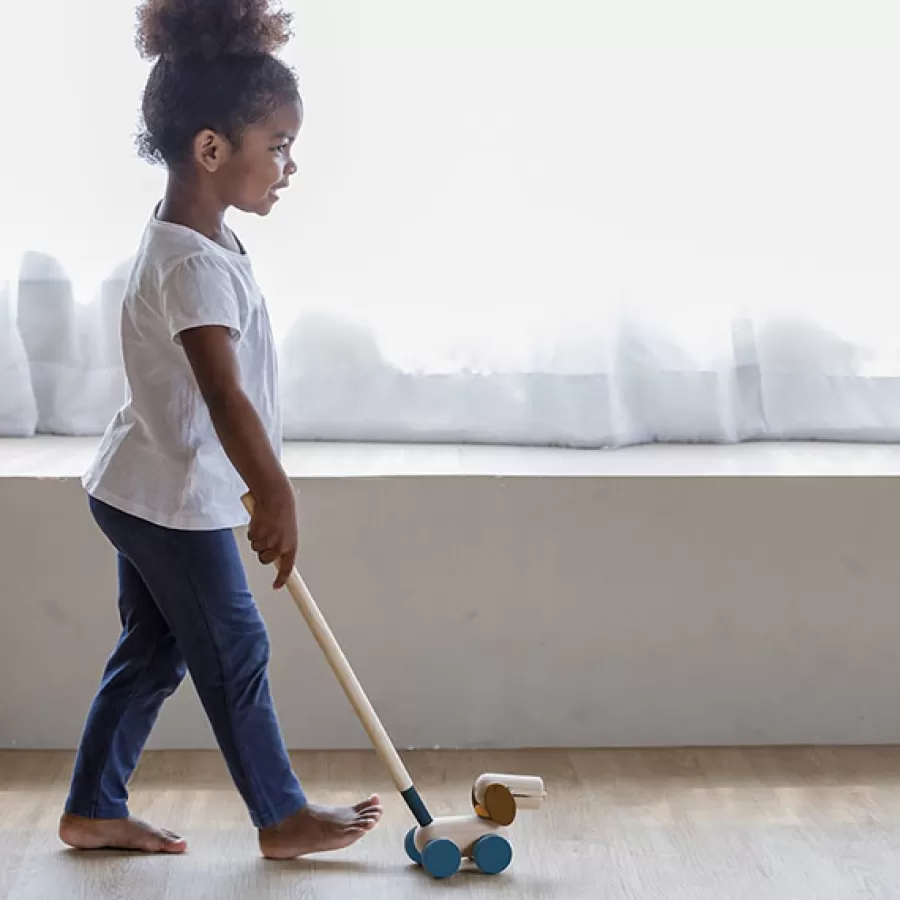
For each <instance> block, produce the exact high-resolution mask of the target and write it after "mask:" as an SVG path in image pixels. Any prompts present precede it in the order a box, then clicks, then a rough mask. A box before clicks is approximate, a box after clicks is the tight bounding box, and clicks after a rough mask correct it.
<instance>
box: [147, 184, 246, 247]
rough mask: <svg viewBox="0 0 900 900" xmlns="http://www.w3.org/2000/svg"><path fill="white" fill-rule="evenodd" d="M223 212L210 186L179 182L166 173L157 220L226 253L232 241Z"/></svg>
mask: <svg viewBox="0 0 900 900" xmlns="http://www.w3.org/2000/svg"><path fill="white" fill-rule="evenodd" d="M225 209H226V208H225V207H224V206H222V204H221V202H220V201H219V199H218V198H217V197H216V195H215V193H214V192H213V191H212V190H211V185H208V184H207V185H204V184H202V183H200V182H198V181H188V180H182V179H179V178H178V177H176V176H175V175H173V174H171V173H170V174H169V180H168V182H167V184H166V193H165V196H164V197H163V201H162V203H161V204H160V207H159V212H158V213H157V218H159V219H161V220H162V221H163V222H172V223H173V224H175V225H184V226H185V227H187V228H192V229H193V230H194V231H198V232H199V233H200V234H202V235H204V236H205V237H208V238H209V239H210V240H211V241H215V242H216V243H217V244H221V245H222V246H223V247H225V248H226V249H228V250H235V249H237V248H236V247H235V239H234V237H233V236H232V234H231V233H230V231H229V230H228V229H227V228H226V226H225Z"/></svg>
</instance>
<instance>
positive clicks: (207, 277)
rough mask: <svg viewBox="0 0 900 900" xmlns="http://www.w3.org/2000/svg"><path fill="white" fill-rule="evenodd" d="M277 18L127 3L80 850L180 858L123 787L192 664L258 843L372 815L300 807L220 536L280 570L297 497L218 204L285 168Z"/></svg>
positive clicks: (290, 103)
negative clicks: (127, 230) (158, 173)
mask: <svg viewBox="0 0 900 900" xmlns="http://www.w3.org/2000/svg"><path fill="white" fill-rule="evenodd" d="M289 25H290V21H289V17H288V16H287V15H286V14H284V13H283V12H279V11H277V10H274V9H270V6H269V0H144V3H143V4H142V6H141V7H140V10H139V27H138V38H139V46H140V49H141V51H142V52H143V54H144V55H145V56H146V57H148V58H151V59H153V58H156V63H155V65H154V67H153V70H152V72H151V74H150V77H149V80H148V82H147V85H146V88H145V92H144V99H143V116H144V123H145V129H144V133H143V135H142V138H141V149H142V152H143V154H144V155H145V156H146V157H148V158H150V159H151V160H156V161H160V162H162V163H164V164H165V166H166V167H167V170H168V184H167V187H166V192H165V197H164V199H163V200H162V202H161V203H160V204H159V205H158V206H157V207H156V209H155V210H154V211H153V215H152V216H151V220H150V222H149V223H148V225H147V228H146V231H145V233H144V236H143V240H142V241H141V244H140V248H139V250H138V253H137V258H136V261H135V264H134V269H133V272H132V275H131V278H130V281H129V285H128V289H127V292H126V296H125V300H124V308H123V315H122V328H121V331H122V347H123V356H124V363H125V371H126V375H127V378H128V384H129V397H128V400H127V403H126V405H125V406H124V407H123V408H122V409H121V410H120V412H119V413H118V414H117V415H116V417H115V419H114V420H113V422H112V423H111V425H110V426H109V428H108V430H107V432H106V435H105V436H104V439H103V441H102V443H101V445H100V449H99V452H98V454H97V457H96V460H95V461H94V463H93V465H92V466H91V468H90V470H89V471H88V473H87V474H86V475H85V478H84V485H85V488H86V490H87V492H88V494H89V498H90V501H89V502H90V507H91V510H92V513H93V515H94V518H95V520H96V521H97V524H98V525H99V527H100V529H101V530H102V531H103V533H104V534H105V535H106V537H107V538H108V539H109V541H110V542H111V543H112V545H113V546H114V547H115V549H116V551H117V559H118V579H119V614H120V619H121V623H122V632H121V636H120V637H119V640H118V643H117V645H116V647H115V650H114V652H113V654H112V656H111V657H110V659H109V661H108V663H107V666H106V670H105V672H104V675H103V679H102V682H101V686H100V689H99V691H98V693H97V695H96V697H95V698H94V701H93V704H92V706H91V709H90V713H89V715H88V718H87V723H86V725H85V729H84V734H83V737H82V741H81V745H80V747H79V749H78V754H77V757H76V761H75V768H74V772H73V776H72V784H71V789H70V793H69V796H68V799H67V801H66V807H65V812H64V814H63V816H62V819H61V821H60V828H59V834H60V837H61V839H62V840H63V841H64V842H65V843H67V844H69V845H71V846H73V847H77V848H85V849H87V848H100V847H115V848H127V849H136V850H146V851H164V852H171V853H179V852H181V851H183V850H184V849H185V846H186V845H185V842H184V841H183V840H182V838H180V837H179V836H177V835H175V834H173V833H172V832H170V831H166V830H163V829H159V828H154V827H152V826H150V825H149V824H147V823H145V822H142V821H140V820H138V819H134V818H131V817H130V816H129V814H128V806H127V798H128V793H127V789H126V785H127V783H128V781H129V778H130V777H131V775H132V773H133V771H134V769H135V766H136V765H137V762H138V758H139V756H140V754H141V751H142V749H143V746H144V743H145V741H146V739H147V737H148V735H149V733H150V730H151V728H152V727H153V724H154V721H155V720H156V717H157V715H158V713H159V709H160V707H161V705H162V703H163V701H164V700H165V698H166V697H168V696H169V695H171V694H172V693H173V692H174V690H175V689H176V688H177V687H178V685H179V684H180V683H181V681H182V679H183V678H184V675H185V672H186V671H189V672H190V673H191V678H192V680H193V682H194V685H195V687H196V689H197V693H198V694H199V697H200V700H201V702H202V704H203V707H204V709H205V711H206V714H207V716H208V717H209V720H210V723H211V725H212V728H213V731H214V733H215V737H216V740H217V742H218V744H219V747H220V748H221V750H222V753H223V755H224V757H225V760H226V762H227V765H228V769H229V771H230V773H231V776H232V777H233V779H234V782H235V785H236V787H237V789H238V791H239V792H240V794H241V796H242V797H243V799H244V801H245V803H246V805H247V808H248V810H249V814H250V818H251V820H252V822H253V824H254V825H255V826H256V827H257V829H258V830H259V843H260V848H261V850H262V853H263V854H264V855H265V856H267V857H274V858H288V857H293V856H298V855H301V854H305V853H312V852H316V851H322V850H335V849H339V848H341V847H346V846H348V845H349V844H351V843H353V842H354V841H355V840H357V839H358V838H359V837H361V836H362V835H363V834H364V833H365V832H366V831H368V830H370V829H371V828H373V827H374V826H375V825H376V823H377V822H378V820H379V819H380V817H381V805H380V801H379V798H378V797H377V795H373V796H371V797H369V798H368V799H367V800H363V801H362V802H361V803H359V804H357V805H356V806H353V807H347V808H332V807H323V806H317V805H313V804H311V803H309V802H308V801H307V798H306V797H305V795H304V793H303V790H302V788H301V786H300V784H299V782H298V780H297V778H296V777H295V775H294V773H293V772H292V770H291V764H290V760H289V758H288V754H287V752H286V750H285V747H284V743H283V740H282V737H281V734H280V731H279V727H278V722H277V719H276V715H275V710H274V707H273V704H272V699H271V696H270V693H269V683H268V677H267V666H268V656H269V644H268V638H267V634H266V629H265V626H264V624H263V621H262V619H261V617H260V615H259V612H258V611H257V608H256V606H255V604H254V602H253V598H252V597H251V595H250V592H249V590H248V587H247V582H246V578H245V573H244V570H243V567H242V564H241V560H240V556H239V553H238V549H237V545H236V542H235V538H234V535H233V531H232V529H233V528H235V527H236V526H238V525H243V524H246V522H247V516H246V513H245V511H244V509H243V506H242V504H241V496H242V494H243V493H245V492H246V491H247V490H249V491H250V492H251V493H252V495H253V497H254V499H255V501H256V507H255V511H254V514H253V516H252V519H251V520H250V527H249V531H248V535H249V538H250V541H251V544H252V547H253V550H254V551H255V552H256V553H257V554H258V555H259V558H260V560H261V561H262V562H263V563H266V564H268V563H272V562H275V561H278V576H277V578H276V580H275V586H276V587H281V586H283V584H284V582H285V580H286V578H287V575H288V573H289V572H290V570H291V567H292V566H293V563H294V558H295V554H296V548H297V526H296V519H295V509H294V495H293V491H292V489H291V485H290V482H289V481H288V478H287V477H286V475H285V473H284V471H283V469H282V467H281V464H280V462H279V450H280V442H281V433H280V432H281V422H280V416H279V407H278V387H277V381H276V379H277V372H276V359H275V347H274V344H273V339H272V333H271V330H270V325H269V319H268V315H267V312H266V306H265V302H264V300H263V298H262V296H261V295H260V291H259V288H258V287H257V285H256V283H255V281H254V277H253V272H252V269H251V267H250V261H249V259H248V258H247V255H246V253H245V251H244V248H243V247H242V246H241V244H240V242H239V241H238V239H237V237H236V236H235V235H234V234H233V233H232V232H231V231H230V230H229V229H228V227H227V226H226V225H225V222H224V216H225V212H226V210H227V209H228V208H229V207H232V206H233V207H237V208H238V209H240V210H244V211H246V212H252V213H256V214H258V215H260V216H265V215H268V214H269V212H271V210H272V208H273V206H274V205H275V203H276V202H277V201H278V196H279V192H280V191H281V190H283V189H284V188H286V187H287V186H288V182H289V179H290V177H291V176H292V175H293V174H294V173H295V172H296V171H297V167H296V165H295V163H294V161H293V159H292V158H291V148H292V145H293V143H294V140H295V139H296V137H297V132H298V130H299V128H300V124H301V118H302V106H301V101H300V97H299V94H298V89H297V84H296V81H295V79H294V76H293V74H292V72H291V71H290V70H289V69H288V68H287V67H286V66H285V65H284V64H283V63H282V62H280V61H278V60H277V59H276V58H275V57H274V56H272V55H271V54H272V53H273V52H274V51H275V50H277V49H278V48H279V47H281V46H282V45H283V44H284V43H285V42H286V41H287V39H288V36H289V35H288V28H289Z"/></svg>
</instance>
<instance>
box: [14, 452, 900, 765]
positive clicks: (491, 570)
mask: <svg viewBox="0 0 900 900" xmlns="http://www.w3.org/2000/svg"><path fill="white" fill-rule="evenodd" d="M626 452H628V451H626ZM297 488H298V491H299V495H300V499H301V504H300V506H301V514H302V536H303V561H304V569H305V572H306V575H307V579H308V581H309V582H310V585H311V587H312V589H313V591H314V592H315V593H316V595H317V596H318V598H319V601H320V603H321V605H322V607H323V609H324V611H325V613H326V615H327V616H328V617H329V619H330V621H331V623H332V625H333V627H334V629H335V631H336V633H337V634H338V636H339V638H340V639H341V640H342V642H343V643H344V646H345V649H346V651H347V653H348V655H349V657H350V659H351V661H352V663H353V664H354V665H355V666H356V667H357V669H358V673H359V675H360V677H361V679H362V681H363V683H364V685H365V686H366V687H367V689H368V690H369V692H370V694H371V697H372V699H373V701H374V703H375V704H376V707H377V708H378V710H379V711H380V713H381V714H382V716H383V718H384V720H385V724H386V725H387V727H388V729H389V731H390V732H391V733H392V735H393V736H394V738H395V740H396V741H397V743H398V744H399V745H401V746H408V745H409V746H412V745H414V746H426V747H430V746H434V745H441V746H451V747H457V746H514V745H516V746H517V745H526V746H527V745H658V744H663V745H670V744H720V743H724V744H735V743H756V742H762V743H770V742H775V743H782V742H850V743H853V742H883V741H889V742H893V741H898V740H900V715H898V714H897V684H898V674H900V662H898V659H900V657H898V653H897V645H898V636H900V603H898V601H897V590H898V589H897V585H898V583H900V553H898V551H897V547H898V534H900V514H898V512H897V510H898V509H900V482H898V481H897V480H896V479H891V478H880V477H873V478H828V477H821V478H807V479H802V478H799V479H798V478H774V477H773V478H765V477H760V478H728V477H722V478H681V477H672V478H666V477H647V478H617V477H601V476H594V477H590V476H585V477H571V478H566V477H563V478H529V477H523V478H500V477H464V476H447V477H415V478H403V477H385V478H324V477H322V478H320V477H310V478H306V479H302V480H298V481H297ZM0 509H2V510H3V513H4V517H3V518H4V524H3V526H2V541H0V572H2V573H3V582H2V584H3V587H2V595H0V603H2V607H3V613H4V619H3V628H2V630H0V685H2V687H0V692H2V693H0V697H2V702H0V746H20V747H71V746H73V745H74V743H75V742H76V741H77V738H78V734H79V729H80V726H81V722H82V720H83V716H84V714H85V712H86V710H87V706H88V703H89V701H90V697H91V694H92V691H93V689H94V686H95V684H96V681H97V678H98V677H99V674H100V671H101V668H102V665H103V662H104V658H105V655H106V653H107V652H108V650H109V649H110V647H111V645H112V642H113V640H114V639H115V636H116V625H117V623H116V618H115V594H114V590H115V587H114V580H113V569H112V556H111V553H110V551H109V549H108V547H107V546H106V545H105V543H104V540H103V539H102V538H101V536H100V535H99V534H98V532H97V531H96V530H95V528H94V527H93V525H92V523H91V521H90V519H89V517H88V513H87V510H86V507H85V504H84V500H83V497H82V494H81V491H80V488H79V487H78V485H77V482H76V481H75V480H73V479H56V480H46V479H45V480H36V479H33V478H12V477H10V478H5V479H3V478H0ZM249 562H250V568H251V572H252V574H253V582H254V584H255V587H256V588H257V590H258V597H259V602H260V604H261V607H262V610H263V613H264V615H265V618H266V620H267V621H268V623H269V626H270V629H271V633H272V640H273V647H274V650H273V653H274V661H273V672H272V674H273V680H274V689H275V694H276V701H277V705H278V707H279V709H280V712H281V715H282V720H283V725H284V729H285V732H286V736H287V740H288V742H289V744H290V745H291V746H293V747H322V746H327V747H345V746H363V745H365V739H364V736H363V733H362V731H361V729H360V727H359V726H358V724H357V723H356V720H355V718H354V717H353V715H352V713H351V711H350V709H349V706H348V704H347V703H346V701H345V699H344V697H343V695H342V694H341V693H340V690H339V688H338V687H337V686H336V684H335V682H334V680H333V678H332V676H331V673H330V670H329V669H328V668H327V667H326V665H325V663H324V662H323V661H322V659H321V657H320V655H319V652H318V649H317V648H316V646H315V644H314V643H313V642H312V640H311V639H310V638H309V636H308V634H307V633H306V631H305V626H304V624H303V621H302V619H301V617H300V615H299V613H298V612H297V611H296V609H295V608H294V607H293V605H292V604H291V603H290V600H289V598H288V597H287V596H286V595H285V596H274V595H273V594H272V593H271V592H270V591H268V590H267V589H266V584H267V577H268V573H263V572H261V571H260V570H259V568H258V567H257V566H256V565H255V563H253V562H252V561H249ZM153 744H154V746H177V747H186V746H191V747H193V746H209V745H211V740H210V732H209V729H208V727H207V725H206V723H205V721H204V719H203V717H202V714H201V712H200V708H199V705H198V704H197V702H196V700H195V698H194V695H193V689H192V688H191V686H190V685H189V684H186V685H185V686H184V687H183V688H182V689H181V691H180V692H179V693H178V695H176V697H175V698H174V699H173V700H172V701H171V702H170V704H169V706H168V707H167V708H166V709H165V711H164V713H163V715H162V717H161V719H160V722H159V724H158V727H157V730H156V732H155V735H154V739H153Z"/></svg>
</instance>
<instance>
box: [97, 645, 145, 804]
mask: <svg viewBox="0 0 900 900" xmlns="http://www.w3.org/2000/svg"><path fill="white" fill-rule="evenodd" d="M158 646H159V636H158V635H157V637H156V639H155V640H154V641H153V646H152V648H151V651H150V653H149V654H148V656H147V659H146V661H145V662H144V666H143V670H142V671H141V673H140V676H139V677H140V679H141V680H142V679H144V678H146V676H147V671H148V669H149V668H150V661H151V660H152V659H153V656H154V654H155V653H156V648H157V647H158ZM137 682H138V678H135V680H134V681H133V682H132V684H131V687H130V688H129V690H128V698H127V699H126V701H125V707H126V709H127V707H128V704H129V703H130V702H131V700H132V698H133V697H134V694H135V687H136V685H137ZM121 724H122V719H121V718H120V719H119V720H118V721H117V722H116V723H115V725H114V726H113V730H112V734H111V735H110V737H109V741H108V743H107V746H106V755H105V756H104V757H103V764H102V765H101V766H100V773H99V775H98V777H97V787H96V791H95V793H94V796H93V797H92V798H91V805H90V812H91V818H96V815H97V809H98V807H99V806H100V792H101V790H102V788H103V773H104V772H105V771H106V767H107V765H108V763H109V755H110V753H112V748H113V743H114V742H115V737H116V733H117V732H118V730H119V727H120V726H121Z"/></svg>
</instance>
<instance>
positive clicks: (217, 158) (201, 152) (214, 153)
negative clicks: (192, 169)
mask: <svg viewBox="0 0 900 900" xmlns="http://www.w3.org/2000/svg"><path fill="white" fill-rule="evenodd" d="M230 156H231V142H230V141H229V140H228V139H227V138H224V137H222V135H221V134H219V133H218V132H216V131H213V130H212V129H210V128H204V129H203V130H202V131H198V132H197V134H196V135H195V136H194V161H195V162H196V163H197V164H198V165H201V166H203V168H204V169H206V171H207V172H215V171H216V170H217V169H218V168H219V167H220V166H222V165H224V164H225V163H226V162H228V159H229V157H230Z"/></svg>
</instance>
